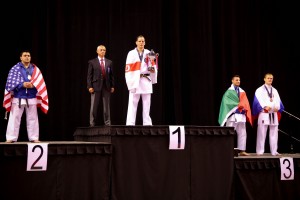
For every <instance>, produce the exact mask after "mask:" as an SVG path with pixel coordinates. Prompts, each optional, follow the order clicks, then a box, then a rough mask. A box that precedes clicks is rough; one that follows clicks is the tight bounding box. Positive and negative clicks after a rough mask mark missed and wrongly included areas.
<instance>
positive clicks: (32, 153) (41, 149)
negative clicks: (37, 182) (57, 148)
mask: <svg viewBox="0 0 300 200" xmlns="http://www.w3.org/2000/svg"><path fill="white" fill-rule="evenodd" d="M47 159H48V143H28V153H27V171H46V170H47Z"/></svg>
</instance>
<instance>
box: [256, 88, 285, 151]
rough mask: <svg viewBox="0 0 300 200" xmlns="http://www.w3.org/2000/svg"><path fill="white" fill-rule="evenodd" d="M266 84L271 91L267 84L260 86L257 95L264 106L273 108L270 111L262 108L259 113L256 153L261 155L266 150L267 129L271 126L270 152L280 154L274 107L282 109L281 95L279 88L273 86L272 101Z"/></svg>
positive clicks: (276, 117)
mask: <svg viewBox="0 0 300 200" xmlns="http://www.w3.org/2000/svg"><path fill="white" fill-rule="evenodd" d="M265 86H266V87H267V88H268V90H269V92H270V91H271V87H268V86H267V85H263V86H261V87H259V88H258V89H257V90H256V92H255V96H256V98H257V99H258V101H259V103H260V105H261V107H262V108H264V107H266V106H268V107H270V108H271V110H270V111H269V112H267V113H266V112H264V110H262V111H261V112H260V113H259V115H258V121H257V125H258V126H257V138H256V153H257V154H259V155H261V154H263V153H264V151H265V140H266V135H267V130H268V127H269V143H270V152H271V154H272V155H276V154H278V152H277V148H278V125H279V123H278V115H277V112H275V111H274V109H275V108H276V109H278V110H279V109H280V101H281V100H280V97H279V94H278V92H277V90H276V89H275V88H274V87H272V95H273V98H272V101H271V100H270V97H269V94H268V91H267V90H266V88H265Z"/></svg>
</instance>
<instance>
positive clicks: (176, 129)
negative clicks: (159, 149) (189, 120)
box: [169, 126, 185, 150]
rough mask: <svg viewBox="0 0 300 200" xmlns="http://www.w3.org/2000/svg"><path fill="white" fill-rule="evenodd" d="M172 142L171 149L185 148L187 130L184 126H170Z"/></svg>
mask: <svg viewBox="0 0 300 200" xmlns="http://www.w3.org/2000/svg"><path fill="white" fill-rule="evenodd" d="M169 131H170V133H169V135H170V143H169V149H174V150H176V149H184V146H185V132H184V126H169Z"/></svg>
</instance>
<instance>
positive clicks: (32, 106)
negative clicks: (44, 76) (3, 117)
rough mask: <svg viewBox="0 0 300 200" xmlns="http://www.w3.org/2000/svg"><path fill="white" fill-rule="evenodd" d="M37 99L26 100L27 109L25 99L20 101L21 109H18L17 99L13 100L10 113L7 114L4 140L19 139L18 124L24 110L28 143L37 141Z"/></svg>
mask: <svg viewBox="0 0 300 200" xmlns="http://www.w3.org/2000/svg"><path fill="white" fill-rule="evenodd" d="M36 104H37V99H36V98H32V99H28V107H27V104H26V100H25V99H21V108H19V99H18V98H13V99H12V105H11V111H10V114H9V119H8V124H7V129H6V140H12V141H17V140H18V137H19V130H20V124H21V119H22V114H23V112H24V108H25V111H26V124H27V135H28V139H29V141H33V140H39V119H38V112H37V105H36Z"/></svg>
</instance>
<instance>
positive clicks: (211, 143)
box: [74, 126, 235, 200]
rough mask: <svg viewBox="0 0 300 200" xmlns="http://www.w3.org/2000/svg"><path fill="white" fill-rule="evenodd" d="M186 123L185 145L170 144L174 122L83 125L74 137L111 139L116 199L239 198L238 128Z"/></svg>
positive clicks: (94, 139) (180, 199)
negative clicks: (236, 178) (236, 171)
mask: <svg viewBox="0 0 300 200" xmlns="http://www.w3.org/2000/svg"><path fill="white" fill-rule="evenodd" d="M184 128H185V149H184V150H169V126H109V127H93V128H85V127H79V128H77V129H76V131H75V133H74V139H75V140H76V141H105V142H111V144H112V149H113V154H112V177H111V181H112V182H111V183H112V184H111V187H112V188H111V189H112V200H127V199H130V200H147V199H149V200H154V199H155V200H166V199H168V200H192V199H193V200H198V199H201V200H202V199H222V200H227V199H233V196H232V195H233V179H234V165H233V164H234V162H233V160H234V159H233V158H234V151H233V149H234V134H235V133H234V129H233V128H232V127H219V126H218V127H198V126H185V127H184Z"/></svg>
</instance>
